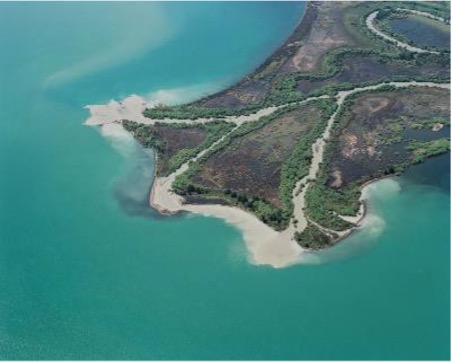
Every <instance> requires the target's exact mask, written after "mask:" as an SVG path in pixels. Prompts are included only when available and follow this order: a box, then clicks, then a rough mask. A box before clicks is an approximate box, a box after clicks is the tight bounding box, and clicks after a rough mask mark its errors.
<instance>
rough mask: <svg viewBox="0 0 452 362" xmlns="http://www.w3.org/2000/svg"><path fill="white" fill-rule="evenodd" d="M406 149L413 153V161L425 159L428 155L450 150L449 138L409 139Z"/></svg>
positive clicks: (417, 161)
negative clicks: (431, 139)
mask: <svg viewBox="0 0 452 362" xmlns="http://www.w3.org/2000/svg"><path fill="white" fill-rule="evenodd" d="M407 149H408V150H409V151H412V153H413V161H412V162H413V163H420V162H423V161H425V159H427V158H428V157H432V156H436V155H440V154H442V153H445V152H448V151H450V139H449V138H440V139H438V140H433V141H427V142H421V141H411V142H410V144H409V145H408V147H407Z"/></svg>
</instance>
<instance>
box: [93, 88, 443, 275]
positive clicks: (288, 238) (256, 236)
mask: <svg viewBox="0 0 452 362" xmlns="http://www.w3.org/2000/svg"><path fill="white" fill-rule="evenodd" d="M387 84H389V85H393V86H395V87H397V88H399V87H410V86H423V87H439V88H445V89H450V84H436V83H431V82H425V83H418V82H391V83H382V84H378V85H375V86H369V87H363V88H355V89H352V90H349V91H341V92H338V93H337V95H336V101H337V104H338V109H337V110H336V111H335V113H334V114H333V115H332V116H331V117H330V119H329V120H328V122H327V126H326V128H325V130H324V132H323V134H322V136H321V137H319V138H318V139H317V140H316V141H315V142H314V144H313V145H312V152H313V157H312V161H311V165H310V168H309V174H308V175H307V176H306V177H304V178H303V179H301V180H299V181H298V182H297V184H296V186H295V188H294V190H293V193H292V197H293V204H294V218H293V219H296V220H298V222H297V223H296V225H295V223H293V222H290V224H289V227H288V228H287V229H286V230H284V231H282V232H276V231H275V230H273V229H272V228H270V227H269V226H268V225H266V224H264V223H263V222H262V221H260V220H259V219H258V218H257V217H256V216H254V215H253V214H250V213H248V212H246V211H244V210H242V209H239V208H237V207H230V206H225V205H190V204H185V203H184V199H183V197H181V196H179V195H177V194H175V193H174V192H173V191H172V190H171V185H172V183H173V182H174V180H175V179H176V177H177V176H179V175H181V174H182V173H184V172H185V171H186V170H187V169H188V167H189V162H190V161H196V160H198V159H199V158H200V157H202V156H203V155H204V154H205V153H206V152H208V151H209V150H210V149H212V148H213V147H215V146H216V145H217V144H218V143H220V142H222V141H223V140H224V139H225V138H226V137H227V136H228V135H229V133H228V134H226V135H224V136H223V137H221V138H220V139H219V140H217V141H216V142H215V143H214V144H213V145H212V146H211V147H209V148H208V149H205V150H203V151H201V152H200V153H199V154H198V155H197V156H195V157H194V158H193V159H192V160H190V161H188V162H186V163H184V164H183V165H182V166H181V167H180V168H179V169H178V170H176V171H175V172H174V173H172V174H171V175H169V176H167V177H157V178H155V179H154V183H153V186H152V190H151V195H150V204H151V206H152V207H154V208H155V209H157V210H158V211H160V212H161V213H163V214H173V213H176V212H180V211H188V212H192V213H196V214H200V215H204V216H210V217H217V218H221V219H224V220H225V221H226V222H228V223H230V224H232V225H235V226H236V227H238V228H239V229H240V230H241V231H242V233H243V238H244V240H245V243H246V246H247V249H248V251H249V253H250V261H251V262H252V263H254V264H257V265H270V266H272V267H275V268H281V267H286V266H289V265H292V264H295V263H300V262H303V261H304V260H312V252H309V251H306V250H304V249H303V248H301V247H300V246H299V245H298V244H297V243H296V241H295V240H294V233H295V232H296V231H303V230H304V228H306V226H307V218H306V215H305V214H304V210H303V209H304V206H305V194H306V191H307V189H308V187H309V182H310V181H311V180H314V179H315V178H316V175H317V173H318V170H319V167H320V163H321V162H322V160H323V152H324V148H325V145H326V141H327V140H328V139H329V137H330V132H331V127H332V126H333V124H334V121H335V118H336V115H337V112H338V111H339V109H340V106H341V105H342V104H343V102H344V100H345V98H346V97H347V96H349V95H350V94H352V93H355V92H359V91H365V90H370V89H377V88H379V87H381V86H383V85H387ZM320 98H328V96H320V97H312V98H309V99H306V100H304V101H302V102H299V103H306V102H309V101H311V100H314V99H320ZM146 106H147V104H146V102H145V101H144V99H143V98H141V97H138V96H131V97H129V98H126V99H125V100H124V101H122V102H115V101H111V102H110V103H109V104H107V105H103V106H88V107H87V108H88V109H89V110H90V112H91V117H90V118H89V119H88V120H87V121H86V124H88V125H103V126H102V132H103V134H104V135H106V136H110V137H111V136H114V135H115V134H116V133H118V132H123V131H124V130H123V128H122V126H121V125H120V124H118V122H119V121H120V120H122V119H129V120H132V121H135V122H138V123H146V124H152V123H155V122H162V121H163V122H170V123H179V122H192V123H200V122H208V121H210V120H206V119H204V120H196V121H189V120H187V121H181V120H171V119H167V120H150V119H147V118H146V117H144V116H143V115H142V113H141V112H143V110H144V109H145V107H146ZM280 107H282V106H280ZM280 107H268V108H264V109H261V110H259V111H258V112H257V113H255V114H252V115H248V116H240V117H227V118H228V121H229V122H233V123H234V124H236V127H234V129H233V130H232V131H231V132H233V131H234V130H235V129H237V127H239V126H240V125H242V124H243V123H245V122H252V121H256V120H258V119H259V118H260V117H262V116H265V115H269V114H271V113H273V112H274V111H275V110H276V109H278V108H280ZM302 185H304V187H302ZM301 187H302V188H301ZM369 187H370V186H369ZM300 189H301V191H300ZM366 190H367V189H366V188H364V189H363V193H362V196H361V198H362V200H364V199H365V198H366V195H367V194H366ZM364 215H365V209H364V203H362V207H361V209H360V212H359V213H358V214H357V215H356V216H354V217H345V216H342V218H344V220H347V221H351V222H353V223H356V224H358V223H360V221H361V223H360V224H361V225H364V224H363V223H362V221H363V220H362V219H363V216H364ZM292 221H293V220H292ZM325 231H326V232H328V231H329V230H326V229H325ZM350 231H351V230H346V231H344V232H342V233H340V235H346V234H348V233H350ZM303 255H305V256H306V257H303Z"/></svg>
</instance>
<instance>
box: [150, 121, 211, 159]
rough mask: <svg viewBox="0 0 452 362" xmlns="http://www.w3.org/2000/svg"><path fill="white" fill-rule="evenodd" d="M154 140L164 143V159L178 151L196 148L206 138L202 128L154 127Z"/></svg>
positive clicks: (205, 132)
mask: <svg viewBox="0 0 452 362" xmlns="http://www.w3.org/2000/svg"><path fill="white" fill-rule="evenodd" d="M153 134H154V136H155V138H157V139H159V140H162V141H163V142H164V143H165V158H171V157H172V156H174V155H175V154H176V153H178V152H179V151H180V150H183V149H191V148H196V147H198V146H199V145H200V144H201V143H202V142H203V141H204V139H205V138H206V136H207V131H206V130H205V129H202V128H196V127H193V128H171V127H165V126H159V125H157V126H155V127H154V129H153Z"/></svg>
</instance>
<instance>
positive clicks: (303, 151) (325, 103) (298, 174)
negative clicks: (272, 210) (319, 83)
mask: <svg viewBox="0 0 452 362" xmlns="http://www.w3.org/2000/svg"><path fill="white" fill-rule="evenodd" d="M316 104H317V105H318V107H319V108H321V109H322V110H323V112H322V116H321V118H320V122H318V124H317V126H316V127H315V128H314V129H313V130H312V131H311V132H310V133H309V135H307V137H304V138H303V139H301V140H300V142H299V143H298V145H297V148H296V149H295V151H294V152H293V154H292V156H291V157H290V158H289V159H288V160H287V162H285V163H284V165H283V167H282V169H281V184H280V186H279V194H280V197H281V200H282V201H283V204H284V209H285V210H286V211H288V212H290V214H292V212H293V203H292V191H293V189H294V188H295V185H296V183H297V181H298V180H301V179H302V178H303V177H305V176H306V175H307V174H308V173H309V167H310V165H311V160H312V144H313V143H314V142H315V141H316V140H317V138H319V137H320V136H321V135H322V133H323V131H324V129H325V127H326V124H327V122H328V119H329V118H330V117H331V116H332V115H333V113H334V112H335V111H336V108H337V105H336V103H334V102H332V101H331V100H326V99H322V100H320V101H317V102H316Z"/></svg>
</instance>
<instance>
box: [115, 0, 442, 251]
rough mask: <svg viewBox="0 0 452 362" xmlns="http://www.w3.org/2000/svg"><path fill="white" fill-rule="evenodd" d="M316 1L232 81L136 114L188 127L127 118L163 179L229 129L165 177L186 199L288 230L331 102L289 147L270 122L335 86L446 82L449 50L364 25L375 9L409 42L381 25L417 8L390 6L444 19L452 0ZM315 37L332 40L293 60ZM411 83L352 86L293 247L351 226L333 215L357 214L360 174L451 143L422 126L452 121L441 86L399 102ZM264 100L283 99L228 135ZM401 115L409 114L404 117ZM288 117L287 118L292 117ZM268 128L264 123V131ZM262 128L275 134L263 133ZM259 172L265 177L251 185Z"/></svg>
mask: <svg viewBox="0 0 452 362" xmlns="http://www.w3.org/2000/svg"><path fill="white" fill-rule="evenodd" d="M322 6H323V5H321V3H320V4H319V3H315V2H313V3H310V4H309V5H308V11H307V14H306V17H305V19H306V22H307V24H308V26H307V27H303V26H300V27H298V28H297V29H296V31H295V32H294V34H292V36H291V37H290V38H289V39H288V40H287V41H286V42H285V43H284V44H283V46H282V47H280V49H278V50H277V51H276V52H275V53H274V55H273V56H272V57H271V58H269V59H268V60H267V61H266V62H265V63H264V64H263V65H262V66H261V67H259V68H258V69H257V70H256V71H255V72H253V73H252V74H250V75H249V76H247V77H246V78H244V79H243V80H242V81H241V82H239V83H238V84H237V85H235V86H233V87H231V88H229V89H227V90H225V91H223V92H220V93H218V94H216V95H213V96H210V97H207V98H204V99H202V100H199V101H196V102H194V103H190V104H186V105H179V106H165V105H160V106H158V107H155V108H152V109H147V110H146V111H145V112H144V114H145V116H146V117H149V118H152V119H165V118H174V119H179V120H188V121H187V123H185V124H183V125H171V126H169V125H163V124H161V125H155V126H154V127H151V126H143V125H140V126H137V125H136V124H129V123H127V122H125V123H124V126H125V127H126V128H128V129H129V130H130V131H131V132H133V133H134V135H135V137H136V138H137V139H138V141H139V142H140V143H141V144H143V145H144V146H145V147H153V148H155V149H156V150H157V152H158V155H159V165H163V166H159V167H160V168H159V171H158V172H159V174H161V175H168V174H170V173H171V172H173V171H175V170H177V169H178V168H179V167H180V166H181V165H182V164H183V163H184V162H187V161H188V160H190V159H193V158H194V157H195V156H196V155H198V154H199V153H200V152H201V151H202V150H206V149H207V148H209V147H210V146H212V145H213V144H214V142H215V141H217V140H219V139H220V138H221V137H222V136H225V137H224V139H223V140H222V141H221V142H219V143H217V144H215V146H214V147H213V148H212V149H210V150H209V151H208V152H205V153H204V154H203V156H202V157H199V158H198V159H197V160H196V161H192V162H190V164H189V168H188V170H187V171H186V172H185V173H183V174H181V175H179V176H178V177H177V178H176V180H175V181H174V182H173V184H172V188H173V190H174V191H175V192H176V193H178V194H180V195H183V196H184V197H185V198H186V200H187V202H190V200H192V201H193V202H212V203H215V202H219V203H226V204H230V205H235V206H237V207H240V208H243V209H245V210H247V211H250V212H252V213H254V214H255V215H256V216H257V217H258V218H259V219H261V220H262V221H263V222H265V223H266V224H268V225H270V226H271V227H273V228H274V229H276V230H284V229H286V228H287V226H288V225H289V222H290V220H291V217H292V215H293V203H292V193H293V190H294V187H295V185H296V183H297V181H299V180H300V179H302V178H303V177H305V176H306V175H307V174H308V171H309V167H310V164H311V161H312V156H313V155H312V145H313V144H314V142H315V140H316V139H317V138H318V137H320V136H321V135H322V133H323V131H324V129H325V126H326V124H327V121H328V119H329V118H330V117H331V115H332V114H333V113H334V112H335V111H336V110H337V105H336V102H334V101H332V99H320V100H316V101H311V102H309V104H315V105H316V106H317V107H318V108H319V109H320V110H321V114H320V115H319V119H316V123H315V125H312V124H309V122H310V121H311V120H312V118H311V119H309V117H308V119H306V124H309V127H310V128H309V130H306V131H305V132H306V133H305V134H304V133H298V134H297V135H298V136H297V138H299V140H298V141H295V142H293V143H292V140H293V138H292V139H289V141H288V138H287V133H284V131H283V130H284V128H283V127H281V126H277V125H275V124H270V122H272V121H275V120H277V118H278V117H281V116H283V115H287V113H289V112H293V111H295V110H297V109H300V107H301V106H300V105H299V104H298V102H300V101H302V100H305V99H307V98H309V97H318V96H322V95H326V96H330V97H333V96H335V95H336V94H337V92H339V91H342V90H350V89H354V88H357V87H366V86H372V85H376V84H381V83H383V82H385V83H389V82H392V81H397V82H409V81H425V82H427V81H429V82H436V83H441V82H447V81H449V80H450V70H449V69H450V50H449V49H447V50H446V49H440V50H439V51H440V54H432V53H413V52H410V51H408V50H405V49H401V48H399V47H397V46H396V45H395V44H394V43H392V42H390V41H388V40H386V39H384V38H382V37H380V36H378V35H376V34H374V33H373V32H372V31H370V29H368V28H367V26H366V24H365V22H366V18H367V17H368V15H370V14H371V13H373V12H374V11H376V10H378V11H379V13H378V16H377V19H376V25H377V26H378V27H379V28H380V29H381V30H382V31H384V32H385V33H387V34H388V35H390V36H393V37H394V38H398V39H400V40H402V41H403V42H406V43H409V44H413V42H410V41H409V40H408V39H405V38H403V37H401V36H400V34H395V33H394V32H393V31H391V29H390V26H389V25H390V22H391V21H393V20H395V19H401V18H404V17H416V15H412V14H408V13H406V12H405V13H403V12H401V11H397V10H396V9H397V8H399V7H403V8H407V9H414V10H419V11H426V12H429V13H431V14H433V15H436V16H441V17H443V18H446V19H449V11H450V4H448V3H445V2H431V3H425V2H404V3H403V5H401V3H400V2H396V1H388V2H355V3H348V4H343V3H341V4H339V5H338V6H337V7H328V6H326V7H322ZM304 21H305V20H304ZM309 22H312V24H311V23H309ZM331 22H335V24H339V25H338V26H337V27H333V28H331V29H326V28H323V27H326V26H330V24H331ZM313 24H314V25H313ZM318 24H320V25H318ZM315 25H317V26H318V28H316V30H317V35H314V36H312V37H311V34H312V33H315V32H311V30H312V26H315ZM442 25H444V24H442ZM328 30H330V32H328ZM333 30H334V31H333ZM336 30H337V32H336ZM319 34H320V36H319ZM425 37H426V36H424V38H425ZM318 39H328V41H327V42H325V44H319V45H320V46H319V47H318V49H315V50H312V52H313V54H306V57H305V58H303V57H302V60H301V63H300V59H299V54H298V51H299V49H300V46H303V44H307V45H308V47H307V48H306V49H311V48H309V46H312V45H313V44H314V45H315V44H316V41H317V40H318ZM305 40H306V42H305ZM319 41H320V42H321V41H322V40H319ZM413 45H415V44H413ZM297 54H298V57H297ZM300 64H301V65H300ZM306 69H308V70H306ZM410 89H411V88H406V89H405V90H403V91H402V90H400V89H397V88H395V87H393V86H389V85H386V86H383V87H380V88H378V89H376V90H370V91H364V92H359V93H354V94H353V95H351V96H349V97H348V98H347V99H346V100H345V102H344V103H343V105H342V106H341V108H340V109H339V110H338V113H337V116H336V121H335V123H334V124H333V127H332V130H331V135H330V140H329V141H328V142H327V145H326V147H325V149H324V155H323V162H322V163H321V164H320V169H319V172H318V174H317V177H316V178H315V180H310V181H308V182H307V184H306V185H305V187H307V190H306V194H305V213H306V215H307V217H308V219H309V220H311V221H309V222H308V226H307V228H306V229H305V230H303V231H302V232H301V233H296V234H295V238H296V240H297V242H298V243H299V244H300V245H301V246H303V247H306V248H310V249H319V248H324V247H327V246H329V245H331V244H332V243H334V242H335V240H337V238H338V234H337V233H336V232H339V231H344V230H347V229H350V228H351V227H353V226H354V224H353V223H350V222H348V221H345V220H344V219H342V218H341V217H340V216H354V215H356V213H357V212H358V210H359V207H360V201H359V197H360V194H361V192H360V190H361V187H362V186H363V184H364V183H365V182H367V181H370V180H372V179H375V178H378V177H382V176H385V175H391V174H397V173H400V172H403V171H404V170H405V169H406V168H407V167H409V166H410V165H412V164H414V163H418V162H422V161H424V160H425V159H426V158H428V157H431V156H434V155H437V154H440V153H444V152H447V151H449V150H450V140H449V139H448V138H441V139H432V138H435V137H440V136H441V135H443V132H430V133H429V132H427V131H428V130H435V131H438V130H439V129H440V128H441V126H448V125H450V120H449V119H448V116H447V115H446V114H445V113H444V110H445V109H446V108H447V107H449V108H450V105H449V104H447V105H446V104H445V103H444V94H439V93H435V92H437V91H438V90H436V91H435V90H429V91H425V90H424V92H425V93H428V92H430V93H429V95H428V96H425V97H424V96H423V95H422V94H421V93H422V92H421V91H420V92H419V93H416V92H412V96H413V98H412V100H411V101H410V100H408V101H406V99H407V97H406V96H407V94H408V98H409V96H410V95H411V93H410ZM399 92H400V93H399ZM373 93H379V94H378V96H375V97H369V99H367V101H368V103H366V102H365V100H364V101H363V102H362V103H360V104H358V106H356V104H355V103H359V101H360V100H361V97H363V98H365V97H366V96H368V95H371V94H373ZM396 93H397V94H396ZM435 96H438V98H440V101H439V102H438V107H437V108H430V103H431V102H432V101H433V100H434V99H435ZM403 97H405V98H403ZM417 97H419V98H417ZM429 97H430V98H429ZM400 98H403V99H404V100H405V103H403V102H402V101H401V100H400ZM417 100H419V102H418V103H416V101H417ZM393 104H397V105H398V108H397V107H396V108H391V107H392V105H393ZM270 106H282V107H281V108H279V109H277V110H276V111H275V112H274V113H272V114H271V115H269V116H266V117H261V118H260V119H259V120H258V121H255V122H247V123H244V124H242V125H241V126H240V127H238V128H236V129H234V130H233V131H232V128H233V127H234V125H232V124H230V123H226V122H222V121H221V120H222V119H223V120H224V117H227V116H240V115H249V114H252V113H255V112H257V111H258V110H259V109H262V108H265V107H270ZM354 107H355V108H356V109H355V108H354ZM446 110H447V109H446ZM355 111H356V112H355ZM405 111H407V112H408V113H406V114H405V113H403V112H405ZM353 112H355V113H353ZM410 112H411V113H410ZM199 118H210V119H211V118H213V119H217V120H218V121H217V122H214V123H208V124H204V125H190V123H189V120H194V119H199ZM285 120H287V122H288V123H289V122H291V118H290V117H289V116H287V117H286V119H285ZM275 123H276V122H275ZM289 124H290V123H289ZM438 124H439V125H440V126H438ZM267 125H268V126H269V127H267V128H264V127H266V126H267ZM163 127H173V128H178V127H179V128H181V131H182V130H187V129H194V128H198V129H199V132H197V133H195V134H194V135H193V136H190V137H192V138H191V143H190V142H189V141H190V140H180V141H179V145H178V147H173V148H171V149H170V147H169V142H171V140H173V139H174V137H175V136H174V135H168V132H166V133H165V132H164V131H163V130H162V128H163ZM272 127H273V128H272ZM278 127H279V128H278ZM284 127H285V130H287V129H289V127H290V129H291V130H292V131H293V130H294V129H296V128H297V125H295V124H294V123H292V124H291V125H290V126H288V125H287V124H285V126H284ZM306 127H307V126H306ZM269 130H270V131H269ZM157 131H158V132H157ZM231 131H232V132H231ZM159 132H160V133H159ZM252 132H255V134H257V135H255V137H254V138H253V136H254V134H253V135H250V133H252ZM259 132H260V133H259ZM272 132H273V133H272ZM297 132H301V131H299V130H298V131H297ZM162 134H163V136H162ZM300 134H302V135H303V136H302V137H301V136H299V135H300ZM432 135H433V136H432ZM265 136H268V137H269V138H272V140H271V141H268V142H265V141H263V140H265ZM259 137H260V138H259ZM284 137H286V138H284ZM297 138H295V140H296V139H297ZM412 138H419V139H412ZM195 140H198V141H199V142H197V143H196V142H195ZM276 140H277V141H276ZM281 140H284V141H285V142H283V141H281ZM246 142H247V143H246ZM278 142H279V143H278ZM288 144H289V146H288ZM280 145H281V146H280ZM269 150H271V151H269ZM228 152H229V153H228ZM288 154H290V156H288ZM236 156H237V157H236ZM215 157H216V158H215ZM254 157H255V158H256V160H255V161H254V160H253V158H254ZM259 157H261V159H259ZM217 160H222V162H223V163H222V164H221V165H219V168H216V166H215V165H216V162H217ZM281 160H283V161H281ZM219 170H220V171H219ZM269 170H270V172H269ZM233 171H236V172H237V173H241V172H244V174H243V178H242V179H240V178H239V177H238V178H237V179H234V178H233V179H232V180H231V179H228V178H227V177H226V176H225V175H227V174H228V173H229V175H232V172H233ZM203 172H204V173H203ZM234 175H235V173H234ZM225 180H226V181H225ZM242 180H244V181H243V183H242ZM256 180H257V181H256ZM262 180H265V182H261V183H259V181H262ZM278 181H279V184H278V183H277V182H278ZM208 185H210V186H208ZM222 185H224V186H222ZM275 185H278V186H275ZM260 186H262V187H260ZM253 187H254V188H253ZM276 187H278V189H277V194H276V193H275V190H276ZM257 189H259V190H258V191H255V190H257ZM269 190H270V191H269ZM253 192H254V193H253ZM323 229H327V230H329V231H325V230H323Z"/></svg>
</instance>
